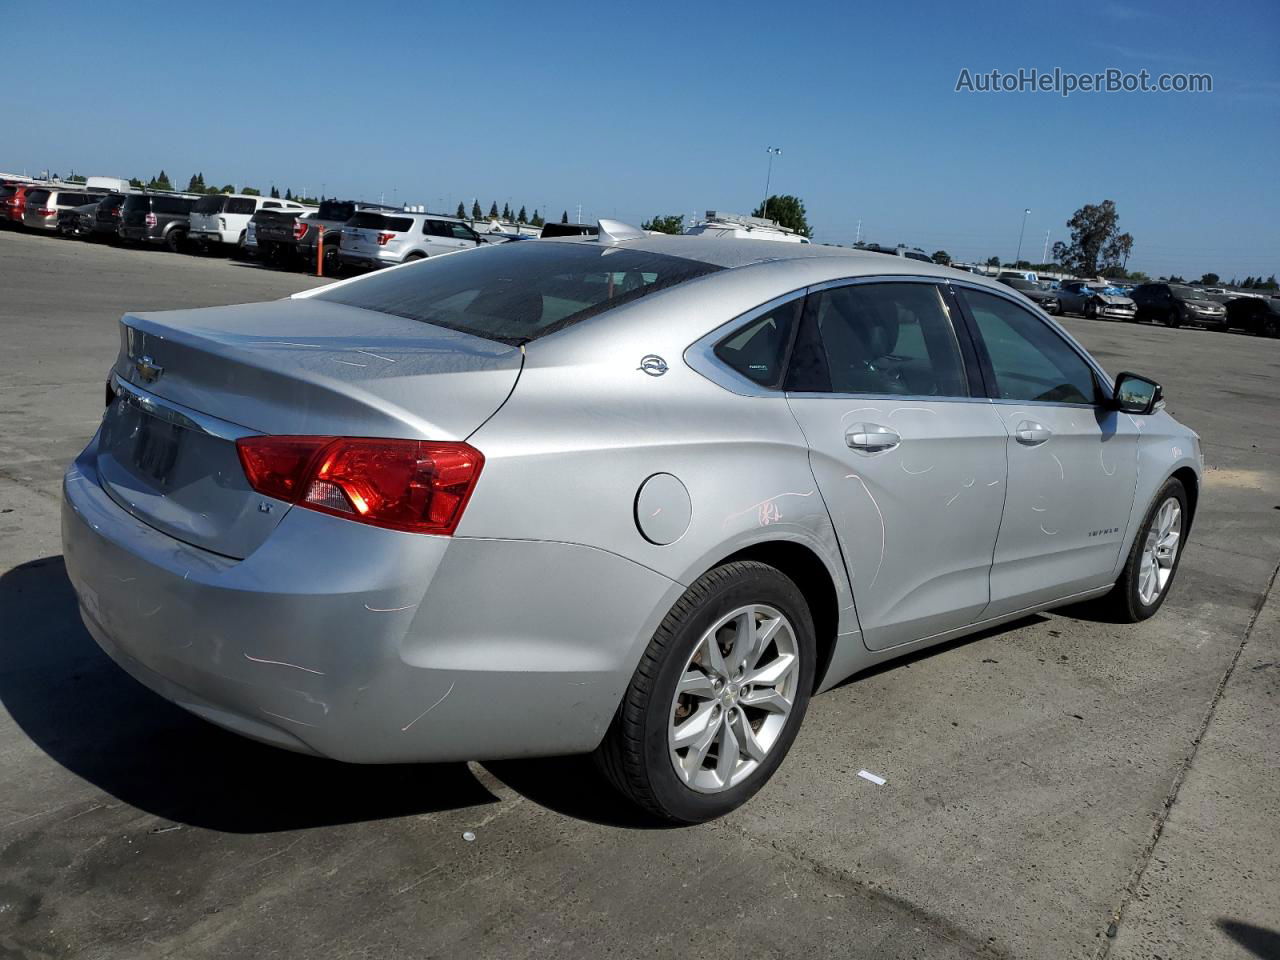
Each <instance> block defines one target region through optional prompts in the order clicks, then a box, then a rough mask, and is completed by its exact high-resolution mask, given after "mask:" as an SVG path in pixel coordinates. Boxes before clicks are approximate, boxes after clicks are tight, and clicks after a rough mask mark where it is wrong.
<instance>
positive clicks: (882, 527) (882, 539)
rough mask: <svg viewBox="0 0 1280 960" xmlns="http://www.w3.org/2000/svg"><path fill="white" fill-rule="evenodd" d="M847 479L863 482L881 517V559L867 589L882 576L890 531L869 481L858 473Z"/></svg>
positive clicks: (866, 492)
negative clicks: (869, 486) (868, 483)
mask: <svg viewBox="0 0 1280 960" xmlns="http://www.w3.org/2000/svg"><path fill="white" fill-rule="evenodd" d="M845 479H846V480H857V481H858V483H860V484H862V490H863V492H864V493H865V494H866V495H867V498H868V499H869V500H870V501H871V505H872V506H873V507H875V508H876V516H878V517H879V518H880V559H879V560H877V561H876V572H875V573H874V574H873V575H872V577H871V582H870V583H869V584H867V589H868V590H869V589H871V588H872V587H874V586H875V585H876V580H877V578H879V576H880V570H881V568H882V567H883V566H884V548H885V538H886V536H887V533H888V531H887V530H886V529H885V524H884V514H883V513H882V512H881V511H880V504H879V503H877V502H876V498H875V495H874V494H873V493H872V492H871V490H870V488H868V487H867V481H865V480H863V479H862V477H860V476H858V475H857V474H856V473H847V474H845ZM849 576H850V578H851V579H852V578H853V574H852V573H850V575H849Z"/></svg>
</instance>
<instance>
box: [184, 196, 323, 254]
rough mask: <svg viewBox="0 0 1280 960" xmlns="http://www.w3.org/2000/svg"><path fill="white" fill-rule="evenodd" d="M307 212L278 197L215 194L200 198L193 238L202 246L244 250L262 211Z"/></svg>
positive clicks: (193, 218)
mask: <svg viewBox="0 0 1280 960" xmlns="http://www.w3.org/2000/svg"><path fill="white" fill-rule="evenodd" d="M268 209H274V210H297V211H299V212H301V211H302V210H303V209H305V208H304V207H303V206H302V204H300V203H296V202H295V201H293V200H280V199H278V198H276V197H258V196H251V195H250V196H246V195H245V194H242V193H216V194H210V195H208V196H204V197H201V198H200V199H199V200H197V201H196V203H195V206H194V207H192V208H191V231H190V234H189V236H190V238H191V239H192V240H194V241H196V242H198V243H201V244H217V245H219V246H221V245H222V244H230V245H232V246H235V247H236V248H237V249H238V250H240V251H241V252H243V251H244V242H245V234H246V231H247V230H248V227H249V221H250V220H251V219H252V218H253V215H254V214H255V213H257V212H258V211H259V210H268Z"/></svg>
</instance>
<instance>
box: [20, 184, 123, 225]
mask: <svg viewBox="0 0 1280 960" xmlns="http://www.w3.org/2000/svg"><path fill="white" fill-rule="evenodd" d="M102 197H103V194H101V193H87V192H85V191H84V190H63V189H58V188H53V189H47V188H41V189H39V190H31V191H28V193H27V198H26V199H27V204H26V208H25V209H24V210H23V213H22V225H23V226H24V227H26V228H27V229H28V230H48V231H50V232H53V231H54V230H57V229H58V213H59V212H60V211H62V210H70V209H72V208H73V207H81V206H84V205H85V204H86V203H97V202H98V201H99V200H101V199H102Z"/></svg>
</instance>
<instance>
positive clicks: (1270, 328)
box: [1258, 316, 1280, 337]
mask: <svg viewBox="0 0 1280 960" xmlns="http://www.w3.org/2000/svg"><path fill="white" fill-rule="evenodd" d="M1258 334H1259V335H1260V336H1263V337H1280V318H1277V317H1274V316H1271V317H1263V318H1262V322H1261V323H1259V324H1258Z"/></svg>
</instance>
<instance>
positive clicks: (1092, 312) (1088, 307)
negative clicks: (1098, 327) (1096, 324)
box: [1084, 300, 1098, 320]
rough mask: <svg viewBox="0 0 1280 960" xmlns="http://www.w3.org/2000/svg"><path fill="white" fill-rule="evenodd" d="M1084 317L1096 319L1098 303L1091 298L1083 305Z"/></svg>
mask: <svg viewBox="0 0 1280 960" xmlns="http://www.w3.org/2000/svg"><path fill="white" fill-rule="evenodd" d="M1084 318H1085V319H1086V320H1097V319H1098V305H1097V304H1096V303H1094V302H1093V301H1092V300H1090V301H1089V302H1088V303H1086V304H1085V305H1084Z"/></svg>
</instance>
